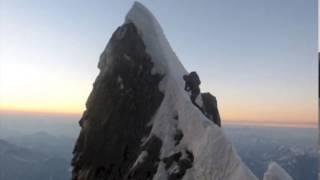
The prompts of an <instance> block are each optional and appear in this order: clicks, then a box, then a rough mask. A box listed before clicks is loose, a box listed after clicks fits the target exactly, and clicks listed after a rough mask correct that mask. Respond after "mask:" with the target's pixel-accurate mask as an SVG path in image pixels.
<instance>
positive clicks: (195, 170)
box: [126, 3, 256, 180]
mask: <svg viewBox="0 0 320 180" xmlns="http://www.w3.org/2000/svg"><path fill="white" fill-rule="evenodd" d="M126 22H127V23H128V22H132V23H134V24H135V25H136V27H137V29H138V32H139V33H140V34H141V36H142V38H143V40H144V43H145V45H146V51H147V52H148V53H149V54H150V56H151V57H152V58H151V59H152V60H153V62H154V64H155V66H154V68H155V70H154V71H155V72H159V73H161V74H165V77H164V79H163V80H162V81H161V82H160V90H161V91H162V92H163V93H164V95H165V97H164V100H163V101H162V104H161V106H160V108H159V109H158V111H157V113H156V115H155V116H154V118H153V122H152V123H153V126H152V127H153V128H152V133H153V134H155V135H157V136H158V137H160V139H161V140H162V143H163V146H162V149H161V157H160V158H161V159H163V158H167V157H172V156H173V154H174V153H176V152H180V151H183V150H184V149H185V150H187V151H190V152H192V154H193V165H192V167H191V168H190V169H188V170H187V171H186V173H185V175H184V176H183V179H204V180H205V179H235V180H236V179H239V180H240V179H245V180H250V179H256V177H255V176H254V175H253V174H252V173H251V171H250V170H249V169H248V168H247V167H246V166H245V165H244V164H243V163H242V161H241V160H240V158H239V157H238V155H237V153H236V152H235V150H234V148H233V146H232V144H231V143H230V142H229V140H228V139H227V138H226V136H225V135H224V133H223V131H222V130H221V129H220V128H219V127H217V126H216V125H215V124H214V123H212V121H210V120H208V119H207V118H206V117H205V116H204V115H203V114H202V112H201V111H200V110H199V109H197V108H196V107H195V106H194V105H193V104H192V102H191V101H190V97H189V95H188V93H187V92H185V91H184V89H183V87H184V81H183V79H182V76H183V75H184V74H187V71H186V70H185V68H184V67H183V65H182V64H181V63H180V61H179V60H178V58H177V56H176V55H175V53H174V52H173V50H172V49H171V46H170V44H169V42H168V40H167V39H166V37H165V35H164V33H163V31H162V29H161V27H160V25H159V23H158V22H157V20H156V19H155V18H154V16H153V15H152V14H151V13H150V12H149V11H148V10H147V9H146V8H145V7H144V6H143V5H141V4H140V3H135V4H134V5H133V7H132V9H131V10H130V11H129V13H128V15H127V16H126ZM177 130H181V131H182V134H183V138H182V140H181V142H180V143H179V144H178V145H177V146H175V140H174V136H175V134H176V132H177ZM166 165H167V166H168V164H165V163H163V162H160V165H159V167H158V171H157V174H156V175H155V177H154V178H153V179H159V180H160V179H161V180H162V179H167V178H168V177H170V168H171V170H172V169H174V168H175V167H174V166H172V167H166Z"/></svg>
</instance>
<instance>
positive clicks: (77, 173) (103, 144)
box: [72, 23, 163, 180]
mask: <svg viewBox="0 0 320 180" xmlns="http://www.w3.org/2000/svg"><path fill="white" fill-rule="evenodd" d="M106 51H108V52H106ZM106 51H105V52H104V53H103V54H102V56H101V58H102V61H101V62H102V63H100V64H99V68H100V69H101V72H100V74H99V75H98V77H97V79H96V81H95V83H94V86H93V90H92V92H91V94H90V96H89V98H88V100H87V104H86V108H87V110H86V111H85V112H84V113H83V117H82V118H81V120H80V122H79V124H80V126H81V127H82V129H81V132H80V135H79V137H78V140H77V143H76V146H75V148H74V152H73V153H74V157H73V160H72V166H73V172H72V179H73V180H93V179H94V180H96V179H106V180H109V179H110V180H121V179H136V180H138V179H139V180H140V179H141V180H142V179H143V180H146V179H152V177H153V175H154V173H155V171H156V170H157V167H158V163H159V154H160V149H161V146H162V142H161V140H160V139H159V138H157V137H156V136H154V135H152V134H150V131H151V128H152V127H151V126H148V122H149V121H150V120H151V119H152V117H153V115H154V114H155V112H156V110H157V109H158V107H159V106H160V104H161V102H162V99H163V94H162V93H161V92H160V91H159V89H158V84H159V82H160V80H161V79H162V77H163V76H162V75H159V74H151V69H152V67H153V63H152V61H151V57H150V56H149V55H148V54H147V53H146V51H145V45H144V43H143V40H142V38H141V37H140V35H139V34H138V31H137V29H136V27H135V25H134V24H132V23H128V24H124V25H123V26H121V27H119V28H118V29H117V30H116V32H115V33H114V34H113V35H112V38H111V40H110V42H109V45H108V50H106ZM147 137H149V138H148V139H147V140H146V142H144V143H142V139H143V138H147ZM140 156H144V157H140ZM140 158H141V159H143V162H138V161H137V159H140Z"/></svg>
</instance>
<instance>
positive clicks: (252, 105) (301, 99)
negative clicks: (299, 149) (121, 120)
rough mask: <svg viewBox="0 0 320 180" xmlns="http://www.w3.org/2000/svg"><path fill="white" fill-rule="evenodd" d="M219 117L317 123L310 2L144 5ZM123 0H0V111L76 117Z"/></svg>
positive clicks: (313, 4)
mask: <svg viewBox="0 0 320 180" xmlns="http://www.w3.org/2000/svg"><path fill="white" fill-rule="evenodd" d="M141 2H142V3H143V4H144V5H145V6H146V7H147V8H149V9H150V10H151V11H152V12H153V14H154V15H155V16H156V17H157V19H158V20H159V22H160V24H161V25H162V28H163V29H164V32H165V34H166V36H167V38H168V40H169V42H170V43H171V46H172V47H173V49H174V50H175V52H176V54H177V55H178V57H179V58H180V61H181V62H182V63H183V64H184V65H185V67H186V68H187V70H189V71H193V70H196V71H197V72H198V74H199V75H200V78H201V80H202V85H201V89H202V91H209V92H211V93H212V94H213V95H215V96H216V97H217V99H218V103H219V109H220V114H221V115H222V118H223V119H224V120H225V121H230V122H231V121H243V122H262V123H267V122H272V123H301V124H305V123H316V122H317V117H318V116H317V111H318V110H317V96H318V94H317V92H318V79H317V78H318V61H317V50H318V47H317V46H318V43H317V39H318V38H317V32H318V31H317V27H318V26H317V7H318V6H317V1H316V0H268V1H265V0H242V1H239V0H231V1H222V0H214V1H213V0H202V1H191V0H190V1H184V2H183V3H182V2H181V1H169V0H163V1H146V0H145V1H141ZM132 3H133V1H129V0H122V1H116V0H112V1H111V0H110V1H105V0H95V1H90V2H89V1H78V0H68V1H63V0H58V1H51V0H29V1H25V0H20V1H19V0H0V8H1V9H0V110H2V111H9V110H10V111H11V110H13V111H32V112H38V111H41V112H56V113H77V114H80V113H81V112H82V111H83V110H84V104H85V101H86V99H87V97H88V95H89V93H90V91H91V87H92V83H93V81H94V79H95V77H96V75H97V74H98V69H97V63H98V58H99V55H100V53H101V52H102V51H103V49H104V47H105V45H106V44H107V42H108V40H109V38H110V36H111V34H112V32H113V31H114V30H115V29H116V28H117V27H118V26H119V25H121V24H122V23H123V20H124V17H125V15H126V12H127V11H128V10H129V8H130V7H131V5H132Z"/></svg>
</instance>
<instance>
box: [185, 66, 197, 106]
mask: <svg viewBox="0 0 320 180" xmlns="http://www.w3.org/2000/svg"><path fill="white" fill-rule="evenodd" d="M183 80H184V81H185V82H186V84H185V87H184V90H185V91H187V92H190V91H191V102H192V103H193V104H194V105H195V106H197V107H198V108H199V109H200V110H202V108H201V107H200V106H199V105H198V104H197V103H196V98H197V97H198V95H199V94H200V88H199V85H200V84H201V81H200V78H199V76H198V74H197V73H196V72H195V71H192V72H191V73H190V74H186V75H183Z"/></svg>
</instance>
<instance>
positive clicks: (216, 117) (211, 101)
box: [201, 92, 221, 126]
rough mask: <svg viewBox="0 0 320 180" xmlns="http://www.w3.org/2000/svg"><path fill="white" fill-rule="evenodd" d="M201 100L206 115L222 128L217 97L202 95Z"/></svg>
mask: <svg viewBox="0 0 320 180" xmlns="http://www.w3.org/2000/svg"><path fill="white" fill-rule="evenodd" d="M201 98H202V101H203V109H204V112H205V115H206V116H207V117H208V118H209V119H211V120H212V121H213V122H214V123H215V124H217V125H218V126H221V119H220V114H219V110H218V104H217V99H216V97H214V96H212V95H211V94H210V93H208V92H206V93H201Z"/></svg>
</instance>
